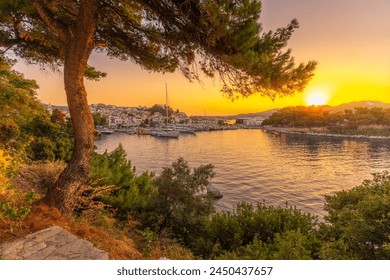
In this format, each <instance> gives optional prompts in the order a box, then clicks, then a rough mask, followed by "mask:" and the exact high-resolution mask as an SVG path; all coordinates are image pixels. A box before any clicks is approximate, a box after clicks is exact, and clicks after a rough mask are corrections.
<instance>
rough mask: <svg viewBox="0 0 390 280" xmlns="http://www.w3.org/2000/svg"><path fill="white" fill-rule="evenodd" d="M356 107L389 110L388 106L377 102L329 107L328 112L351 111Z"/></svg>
mask: <svg viewBox="0 0 390 280" xmlns="http://www.w3.org/2000/svg"><path fill="white" fill-rule="evenodd" d="M356 107H366V108H368V109H371V108H374V107H379V108H383V109H388V108H390V104H388V103H383V102H379V101H359V102H349V103H345V104H341V105H338V106H334V107H330V109H329V110H330V111H333V112H340V111H344V110H353V109H354V108H356Z"/></svg>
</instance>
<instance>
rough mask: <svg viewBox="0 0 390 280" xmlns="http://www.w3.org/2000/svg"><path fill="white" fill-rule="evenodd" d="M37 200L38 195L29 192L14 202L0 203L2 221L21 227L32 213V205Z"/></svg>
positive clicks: (0, 218)
mask: <svg viewBox="0 0 390 280" xmlns="http://www.w3.org/2000/svg"><path fill="white" fill-rule="evenodd" d="M37 198H38V194H37V193H35V192H28V193H25V194H22V195H18V196H16V197H13V198H12V200H6V201H0V220H2V221H6V222H8V221H11V223H12V224H15V225H19V224H20V223H21V222H22V221H23V220H24V219H25V218H26V217H27V215H28V213H30V210H31V205H32V203H33V202H34V201H35V200H36V199H37Z"/></svg>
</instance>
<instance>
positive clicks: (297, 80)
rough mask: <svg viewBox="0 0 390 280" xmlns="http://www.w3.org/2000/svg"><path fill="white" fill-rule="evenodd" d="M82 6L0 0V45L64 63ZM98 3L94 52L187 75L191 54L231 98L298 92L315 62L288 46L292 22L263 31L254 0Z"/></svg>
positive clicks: (93, 74)
mask: <svg viewBox="0 0 390 280" xmlns="http://www.w3.org/2000/svg"><path fill="white" fill-rule="evenodd" d="M84 4H85V5H84ZM88 4H89V3H83V2H81V3H80V4H77V5H76V4H75V3H73V2H72V1H57V2H50V3H49V2H42V1H14V0H3V1H1V2H0V10H1V12H0V22H1V25H2V28H1V29H0V37H1V39H2V44H1V47H0V49H1V50H4V51H5V50H8V49H12V52H13V53H14V54H16V55H17V56H18V57H22V58H24V59H26V60H27V61H28V62H30V63H40V64H42V65H49V66H50V67H52V68H58V66H62V65H63V63H64V59H65V57H64V54H65V53H66V50H67V48H68V47H69V44H70V41H69V38H71V39H74V37H73V36H74V34H77V33H78V32H79V31H80V30H76V27H78V26H79V25H77V24H76V22H77V19H78V18H79V17H81V16H83V14H82V13H81V10H82V9H81V7H83V8H84V9H91V10H90V11H91V12H92V9H93V6H89V5H88ZM99 7H100V8H99V9H97V11H96V12H95V15H94V18H95V19H96V21H94V23H95V24H96V28H93V29H94V30H95V32H94V34H93V38H94V39H95V42H94V43H95V47H96V48H97V49H98V50H103V49H104V50H105V53H106V54H107V55H108V56H110V57H114V58H119V59H121V60H126V59H132V60H133V61H134V62H135V63H137V64H139V65H140V66H141V67H142V68H144V69H147V70H152V71H160V72H173V71H175V70H176V69H180V70H181V71H182V72H183V74H184V76H186V77H187V78H188V79H190V80H194V79H199V77H200V76H199V72H198V70H197V67H193V63H194V62H195V57H196V56H197V57H198V58H199V60H200V62H199V66H200V67H199V68H198V69H201V70H202V71H203V72H204V73H205V74H206V75H209V76H213V75H214V74H216V73H217V74H219V76H220V77H221V79H222V82H223V85H224V86H223V89H222V90H223V91H224V92H225V93H226V94H227V95H228V96H229V97H232V98H234V97H235V95H237V93H238V94H242V95H244V96H248V95H250V94H253V93H255V92H260V94H262V95H266V96H269V97H271V98H273V99H274V98H276V97H277V96H285V95H290V94H294V93H295V92H298V91H302V89H303V88H304V86H305V85H306V84H307V82H308V81H309V80H310V79H311V77H312V76H313V71H314V69H315V66H316V63H315V62H312V61H310V62H309V63H307V64H299V65H296V64H295V61H294V57H292V56H291V51H290V50H289V49H287V48H286V46H287V42H288V40H289V39H290V37H291V36H292V33H293V32H294V30H295V29H296V28H298V22H297V21H296V20H292V21H291V22H290V24H288V25H287V26H286V27H284V28H278V29H277V30H276V31H275V32H271V31H270V32H262V31H263V30H262V27H261V24H260V13H261V1H259V0H242V1H235V0H221V1H214V0H206V1H200V0H191V1H172V0H160V1H136V2H134V1H108V0H102V1H99ZM167 15H169V16H167ZM82 28H87V29H88V28H89V26H82ZM82 31H84V30H82ZM260 34H262V35H260ZM87 58H88V57H87ZM197 60H198V59H197ZM84 74H85V76H86V77H87V78H89V79H94V80H98V79H100V78H101V77H104V76H105V73H103V72H100V71H98V70H96V69H95V68H93V67H91V66H87V68H86V71H85V73H84Z"/></svg>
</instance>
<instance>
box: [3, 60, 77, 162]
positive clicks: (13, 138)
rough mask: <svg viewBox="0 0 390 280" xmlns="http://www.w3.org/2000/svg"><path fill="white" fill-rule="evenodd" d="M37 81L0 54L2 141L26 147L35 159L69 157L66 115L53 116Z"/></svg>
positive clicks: (10, 144) (59, 113) (13, 145)
mask: <svg viewBox="0 0 390 280" xmlns="http://www.w3.org/2000/svg"><path fill="white" fill-rule="evenodd" d="M37 88H38V86H37V84H36V83H35V81H32V80H27V79H25V78H24V77H23V75H22V74H20V73H18V72H16V71H12V70H11V64H10V62H9V61H5V60H3V59H1V57H0V145H1V146H5V147H9V148H11V149H18V150H21V149H26V152H27V156H28V157H29V158H30V159H33V160H54V159H62V160H65V161H68V160H70V157H71V151H72V140H71V138H70V131H69V129H68V127H67V123H66V121H65V116H64V115H63V114H62V113H61V112H60V111H58V110H54V111H53V114H52V116H49V114H48V112H47V111H46V110H45V109H44V108H43V106H42V105H41V103H40V102H39V101H38V100H37V99H36V97H35V96H36V92H35V90H36V89H37Z"/></svg>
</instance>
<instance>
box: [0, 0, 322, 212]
mask: <svg viewBox="0 0 390 280" xmlns="http://www.w3.org/2000/svg"><path fill="white" fill-rule="evenodd" d="M260 11H261V1H259V0H217V1H215V0H160V1H155V0H135V1H130V0H121V1H109V0H77V1H76V0H61V1H60V0H52V1H49V0H1V1H0V25H1V28H0V48H1V51H2V52H7V51H8V52H12V53H13V54H15V55H17V56H18V57H21V58H23V59H25V60H26V61H27V62H29V63H39V64H41V65H42V66H43V67H48V66H49V67H51V68H54V69H58V68H59V67H62V66H63V72H64V84H65V91H66V95H67V100H68V105H69V111H70V115H71V118H72V123H73V128H74V140H75V141H74V149H73V156H72V159H71V161H70V163H69V164H68V166H67V168H66V169H65V170H64V172H63V173H62V174H61V176H60V178H59V180H58V181H57V183H56V184H55V186H54V187H53V188H52V189H50V190H49V194H48V196H47V197H48V201H49V202H50V203H51V204H53V205H56V206H58V207H59V208H60V209H62V210H67V208H68V207H67V205H69V203H68V202H69V201H71V200H72V196H73V194H74V193H75V191H76V190H77V189H78V188H79V187H80V185H81V184H83V182H84V181H85V179H86V178H87V177H88V173H89V169H90V158H91V154H92V152H93V143H94V137H93V130H94V127H93V118H92V115H91V112H90V110H89V107H88V102H87V93H86V89H85V87H84V75H87V77H88V78H91V79H95V80H98V79H99V78H101V77H103V76H104V75H105V73H102V72H100V71H98V70H96V69H95V68H93V67H90V66H88V64H87V61H88V58H89V56H90V55H91V53H92V51H93V50H96V51H100V52H104V53H105V54H106V55H108V56H109V57H115V58H118V59H121V60H127V59H131V60H132V61H134V62H135V63H136V64H139V65H140V66H142V67H143V68H144V69H147V70H151V71H160V72H173V71H175V70H176V69H179V70H181V72H182V73H183V74H184V75H185V76H186V77H187V78H188V79H190V80H194V79H199V73H198V71H197V70H196V69H201V70H202V71H203V72H204V73H206V74H207V75H209V76H213V75H218V76H219V77H220V78H221V80H222V81H223V83H224V86H223V88H222V90H223V91H224V92H225V93H226V94H227V96H228V97H231V98H235V97H236V96H238V95H244V96H248V95H250V94H252V93H253V92H260V94H263V95H267V96H270V97H271V98H275V97H277V96H279V95H281V96H283V95H287V94H292V93H294V92H296V91H299V90H302V89H303V87H304V86H305V84H306V83H307V81H308V80H309V79H310V78H311V76H312V73H313V70H314V68H315V63H314V62H309V63H307V64H300V65H298V66H295V64H294V59H293V57H291V53H290V51H289V50H284V48H285V47H286V44H287V41H288V39H289V38H290V36H291V34H292V32H293V31H294V29H296V28H297V27H298V23H297V22H296V21H295V20H293V21H292V22H291V23H290V24H289V25H288V26H287V27H285V28H280V29H278V30H276V31H275V32H268V33H263V31H262V29H261V25H260V24H259V17H260ZM194 63H197V64H198V65H199V66H200V67H198V68H197V67H192V66H193V65H194Z"/></svg>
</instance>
